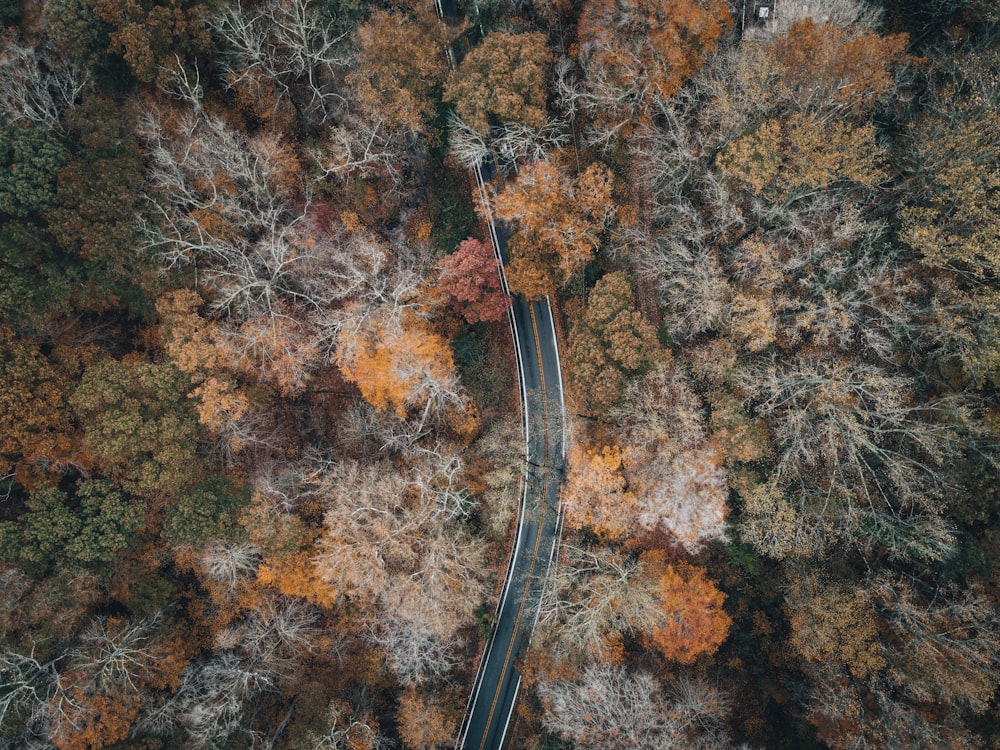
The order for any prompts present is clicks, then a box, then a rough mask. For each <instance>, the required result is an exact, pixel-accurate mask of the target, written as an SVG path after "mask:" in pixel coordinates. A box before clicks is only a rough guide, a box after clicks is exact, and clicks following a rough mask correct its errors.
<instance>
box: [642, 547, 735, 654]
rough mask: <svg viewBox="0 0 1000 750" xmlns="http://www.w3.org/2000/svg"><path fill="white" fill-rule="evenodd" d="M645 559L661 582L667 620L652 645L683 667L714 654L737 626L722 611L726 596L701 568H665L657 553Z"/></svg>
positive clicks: (658, 590)
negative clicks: (706, 655) (700, 657)
mask: <svg viewBox="0 0 1000 750" xmlns="http://www.w3.org/2000/svg"><path fill="white" fill-rule="evenodd" d="M643 559H644V561H645V563H646V565H647V567H648V574H649V575H652V576H654V577H655V579H656V580H657V581H658V583H657V587H656V597H657V599H659V601H660V605H661V606H662V607H663V614H664V620H665V622H664V624H663V625H662V626H661V627H658V628H656V629H655V630H653V631H652V633H651V634H650V640H651V642H652V644H653V645H654V646H655V647H656V649H657V650H659V651H660V653H662V654H663V655H664V656H665V657H667V658H668V659H671V660H673V661H676V662H679V663H681V664H690V663H691V662H693V661H695V659H697V658H698V657H699V656H701V655H703V654H712V653H714V652H715V651H716V650H717V649H718V648H719V646H720V645H721V644H722V642H723V641H725V640H726V637H727V636H728V635H729V627H730V626H731V625H732V623H733V621H732V618H731V617H730V616H729V615H728V614H726V612H725V610H724V609H723V608H722V604H723V602H724V601H725V599H726V595H725V594H723V593H722V592H721V591H719V589H718V588H717V587H716V585H715V583H713V582H712V581H711V580H710V579H709V578H708V577H707V576H706V575H705V571H704V570H703V569H701V568H698V567H695V566H693V565H688V564H685V563H677V564H665V563H664V562H663V560H662V558H661V557H660V556H659V553H657V552H649V553H646V554H645V555H644V556H643Z"/></svg>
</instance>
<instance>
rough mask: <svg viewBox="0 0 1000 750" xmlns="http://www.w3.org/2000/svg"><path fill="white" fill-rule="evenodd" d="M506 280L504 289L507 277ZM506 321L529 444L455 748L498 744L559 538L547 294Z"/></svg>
mask: <svg viewBox="0 0 1000 750" xmlns="http://www.w3.org/2000/svg"><path fill="white" fill-rule="evenodd" d="M475 172H476V179H477V181H478V182H479V183H480V187H482V183H483V177H484V175H483V173H482V171H481V170H480V169H476V170H475ZM490 233H491V235H492V238H493V242H494V247H495V248H496V250H497V255H498V257H499V258H500V260H501V263H505V262H506V260H507V258H506V250H505V246H504V232H503V229H502V227H497V226H496V225H495V224H494V223H493V221H492V218H491V219H490ZM503 283H504V288H505V289H506V280H504V282H503ZM510 320H511V330H512V333H513V337H514V343H515V347H516V353H517V360H518V379H519V382H520V392H521V401H522V404H521V409H522V427H523V429H524V438H525V446H526V464H525V472H524V482H523V492H522V497H521V508H520V514H519V518H518V526H517V535H516V541H515V544H514V552H513V554H512V555H511V559H510V563H509V565H508V569H507V576H506V578H505V580H504V586H503V589H502V591H501V594H500V603H499V605H498V607H497V616H496V622H495V625H494V629H493V632H492V634H491V636H490V639H489V641H488V642H487V644H486V649H485V651H484V653H483V658H482V660H481V662H480V664H479V671H478V672H477V674H476V680H475V683H474V684H473V689H472V696H471V698H470V700H469V707H468V711H467V712H466V716H465V720H464V721H463V723H462V729H461V732H460V734H459V738H458V742H457V744H456V747H457V748H459V750H500V748H501V747H502V745H503V741H504V737H505V735H506V732H507V726H508V725H509V723H510V718H511V715H512V713H513V710H514V702H515V700H516V698H517V693H518V688H519V687H520V683H521V678H520V675H519V674H518V673H517V670H516V669H515V666H514V665H515V662H516V661H517V659H518V657H519V656H521V655H522V653H523V651H524V648H525V647H526V646H527V644H528V640H529V639H530V637H531V632H532V630H533V629H534V626H535V622H536V621H537V619H538V607H539V603H540V600H541V594H542V588H543V586H544V585H545V579H546V576H547V575H548V571H549V567H550V565H551V563H552V558H553V554H554V552H555V548H556V543H557V541H558V538H559V514H558V500H559V485H560V484H561V482H562V478H563V474H564V467H565V399H564V397H563V390H562V373H561V371H560V367H559V349H558V345H557V342H556V334H555V326H554V325H553V322H552V309H551V307H550V305H549V302H548V299H544V300H542V301H539V302H531V303H528V302H524V301H522V300H516V301H515V302H514V306H513V307H512V308H511V311H510Z"/></svg>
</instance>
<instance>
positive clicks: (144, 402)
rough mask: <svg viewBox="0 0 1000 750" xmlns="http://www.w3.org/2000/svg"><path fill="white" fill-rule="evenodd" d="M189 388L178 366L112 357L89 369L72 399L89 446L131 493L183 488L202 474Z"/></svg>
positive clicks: (149, 492)
mask: <svg viewBox="0 0 1000 750" xmlns="http://www.w3.org/2000/svg"><path fill="white" fill-rule="evenodd" d="M188 387H189V382H188V380H187V378H186V377H185V376H184V375H183V374H182V373H180V372H178V370H177V369H176V368H175V367H174V366H173V365H157V364H151V363H148V362H141V361H140V362H136V361H134V360H133V361H121V362H119V361H116V360H113V359H107V360H103V361H99V362H96V363H94V364H93V365H91V366H90V367H88V368H87V369H86V370H85V371H84V373H83V378H82V380H81V381H80V384H79V386H78V387H77V389H76V391H75V392H74V393H73V395H72V396H71V397H70V403H71V404H72V406H73V409H74V410H75V412H76V415H77V418H78V419H79V421H80V424H81V425H82V427H83V430H84V437H83V442H84V445H85V446H86V447H87V449H88V450H89V451H90V452H91V454H92V455H93V456H94V457H95V459H96V461H97V462H98V463H99V465H100V466H101V467H102V468H103V469H104V470H105V471H107V472H108V473H109V474H110V476H111V477H112V479H114V480H115V482H116V483H117V484H119V485H120V486H121V487H122V488H123V489H125V490H126V491H128V492H130V493H132V494H136V495H140V496H146V497H148V496H150V495H153V494H156V493H159V492H169V491H177V490H180V489H182V488H184V487H186V486H188V485H189V484H190V483H191V482H192V481H193V480H194V479H195V478H196V477H197V476H198V475H199V474H200V472H201V461H200V460H199V459H198V457H197V455H196V453H195V449H196V444H197V427H198V422H197V418H196V416H195V414H194V411H193V409H192V406H191V403H190V400H189V399H188V398H187V392H188Z"/></svg>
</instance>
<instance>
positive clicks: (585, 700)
mask: <svg viewBox="0 0 1000 750" xmlns="http://www.w3.org/2000/svg"><path fill="white" fill-rule="evenodd" d="M539 692H540V696H541V699H542V703H543V705H544V706H545V716H544V723H545V725H546V727H547V728H549V729H550V730H551V731H553V732H555V733H557V734H558V735H560V736H561V737H563V738H564V739H566V740H569V741H571V742H572V743H573V745H574V747H578V748H581V750H597V749H598V748H607V747H615V748H623V750H625V749H627V750H660V749H663V748H674V747H677V748H680V747H689V748H695V747H699V748H700V747H715V748H724V747H726V746H728V741H727V738H726V735H725V729H724V727H723V722H724V719H725V717H726V713H727V708H728V704H727V701H726V699H725V698H724V696H723V695H722V694H721V693H720V692H719V690H718V689H717V688H714V687H713V686H711V685H709V684H708V683H707V682H705V681H703V680H690V679H685V680H681V681H679V682H678V683H677V684H676V686H675V687H674V688H673V689H672V690H671V691H664V689H663V688H662V686H661V685H660V684H659V683H658V682H657V681H656V680H655V679H654V678H653V677H652V676H651V675H650V674H648V673H647V672H642V671H629V670H626V669H625V668H624V667H620V666H611V665H603V664H590V665H588V666H587V668H586V669H585V670H584V672H583V673H582V674H581V675H580V676H579V678H578V679H577V680H575V681H573V682H552V683H543V684H542V686H541V688H540V690H539Z"/></svg>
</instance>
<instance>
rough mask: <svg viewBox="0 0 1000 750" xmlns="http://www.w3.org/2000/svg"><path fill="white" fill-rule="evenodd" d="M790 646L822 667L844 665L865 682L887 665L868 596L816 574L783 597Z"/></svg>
mask: <svg viewBox="0 0 1000 750" xmlns="http://www.w3.org/2000/svg"><path fill="white" fill-rule="evenodd" d="M785 606H786V608H787V611H788V621H789V624H790V625H791V627H792V634H791V639H790V643H791V645H792V647H793V648H795V650H796V651H798V652H799V654H801V655H802V657H803V658H805V659H807V660H809V661H812V662H815V663H816V664H817V665H818V666H820V667H825V666H828V665H830V664H834V663H842V664H844V666H845V667H846V668H847V669H848V671H849V672H850V673H851V674H852V675H853V676H854V677H855V678H857V679H859V680H865V679H867V678H869V677H871V676H872V675H873V674H875V673H877V672H879V671H881V670H882V669H883V668H884V667H885V666H886V659H885V655H884V653H883V650H882V647H881V644H880V642H879V638H878V628H879V622H878V619H877V617H876V616H875V613H874V612H873V611H872V607H871V602H870V596H869V595H868V594H867V593H866V592H865V591H864V590H861V589H859V588H856V587H854V588H852V587H851V586H849V585H847V584H846V583H843V582H838V581H832V580H829V579H827V578H825V577H821V576H819V575H816V574H806V575H803V576H800V577H799V578H797V579H796V580H795V581H794V583H792V585H791V586H790V587H789V589H788V593H787V594H786V597H785Z"/></svg>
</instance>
